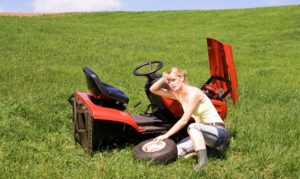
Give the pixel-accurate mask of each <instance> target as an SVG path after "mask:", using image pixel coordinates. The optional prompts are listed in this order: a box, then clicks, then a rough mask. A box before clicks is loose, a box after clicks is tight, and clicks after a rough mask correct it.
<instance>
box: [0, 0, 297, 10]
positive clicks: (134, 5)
mask: <svg viewBox="0 0 300 179" xmlns="http://www.w3.org/2000/svg"><path fill="white" fill-rule="evenodd" d="M294 4H296V5H299V4H300V0H242V1H239V0H0V12H90V11H156V10H206V9H240V8H254V7H268V6H283V5H294Z"/></svg>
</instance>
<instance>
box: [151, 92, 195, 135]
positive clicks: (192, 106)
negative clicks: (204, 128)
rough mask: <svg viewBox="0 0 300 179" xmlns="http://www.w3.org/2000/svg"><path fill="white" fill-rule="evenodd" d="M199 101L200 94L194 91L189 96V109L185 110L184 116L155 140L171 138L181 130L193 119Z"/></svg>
mask: <svg viewBox="0 0 300 179" xmlns="http://www.w3.org/2000/svg"><path fill="white" fill-rule="evenodd" d="M198 101H199V96H198V95H197V94H196V93H192V94H190V95H189V97H188V106H187V109H186V110H185V111H184V113H183V116H182V117H181V118H180V119H179V120H178V121H177V122H176V123H175V124H174V125H173V127H172V128H171V129H169V131H168V132H167V133H165V134H163V135H160V136H158V137H156V138H155V139H154V141H162V140H164V139H167V138H169V137H170V136H172V135H173V134H175V133H176V132H178V131H179V130H181V129H182V128H183V127H184V126H186V124H187V123H188V122H189V120H190V119H191V116H192V114H193V111H194V109H195V107H196V105H197V103H198Z"/></svg>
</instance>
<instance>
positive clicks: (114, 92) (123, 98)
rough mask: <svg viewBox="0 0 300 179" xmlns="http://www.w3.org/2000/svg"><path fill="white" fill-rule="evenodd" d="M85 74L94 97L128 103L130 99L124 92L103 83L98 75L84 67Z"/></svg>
mask: <svg viewBox="0 0 300 179" xmlns="http://www.w3.org/2000/svg"><path fill="white" fill-rule="evenodd" d="M83 72H84V74H85V77H86V82H87V86H88V89H89V91H90V92H91V93H92V94H93V95H94V96H96V97H100V96H105V97H107V98H112V99H115V100H117V101H119V102H122V103H128V101H129V98H128V97H127V95H126V94H125V93H124V92H123V91H121V90H119V89H117V88H115V87H113V86H111V85H108V84H105V83H103V82H102V81H101V80H100V78H99V77H98V75H97V74H96V73H94V72H93V71H92V70H91V69H90V68H89V67H84V68H83Z"/></svg>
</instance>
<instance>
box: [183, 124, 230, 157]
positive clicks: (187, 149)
mask: <svg viewBox="0 0 300 179" xmlns="http://www.w3.org/2000/svg"><path fill="white" fill-rule="evenodd" d="M189 129H196V130H198V131H200V132H201V133H202V135H203V137H204V140H205V144H206V145H207V146H209V147H212V148H217V147H219V146H221V145H222V144H223V143H224V142H225V141H226V138H227V135H228V133H227V130H226V129H225V128H224V127H222V126H210V125H205V124H199V123H192V124H190V125H189V127H188V130H189ZM177 150H178V157H182V156H184V155H186V154H188V153H191V152H194V147H193V144H192V141H191V139H190V137H186V138H184V139H182V140H181V141H180V142H179V143H178V144H177Z"/></svg>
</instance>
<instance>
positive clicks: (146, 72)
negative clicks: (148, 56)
mask: <svg viewBox="0 0 300 179" xmlns="http://www.w3.org/2000/svg"><path fill="white" fill-rule="evenodd" d="M163 65H164V64H163V62H162V61H159V60H155V61H150V62H146V63H143V64H141V65H138V66H137V67H135V68H134V70H133V74H134V75H136V76H148V77H150V76H151V75H152V74H154V73H155V72H157V71H158V70H160V69H161V68H162V67H163ZM144 68H148V69H144Z"/></svg>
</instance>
